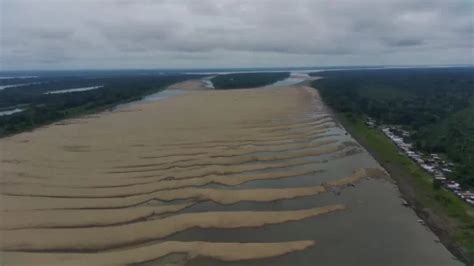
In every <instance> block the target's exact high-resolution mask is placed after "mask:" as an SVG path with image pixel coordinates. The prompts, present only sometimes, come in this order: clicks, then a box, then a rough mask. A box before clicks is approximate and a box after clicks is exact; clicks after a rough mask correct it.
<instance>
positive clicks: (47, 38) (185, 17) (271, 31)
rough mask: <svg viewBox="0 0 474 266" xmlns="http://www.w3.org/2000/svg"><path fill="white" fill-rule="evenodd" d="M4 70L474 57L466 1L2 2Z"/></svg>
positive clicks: (363, 62)
mask: <svg viewBox="0 0 474 266" xmlns="http://www.w3.org/2000/svg"><path fill="white" fill-rule="evenodd" d="M0 5H1V6H0V9H1V12H2V14H1V25H0V26H1V40H0V42H1V53H0V67H1V68H2V69H31V68H40V69H48V68H50V69H54V68H128V67H130V68H137V67H138V68H141V67H143V68H148V67H156V68H166V67H172V68H175V67H197V68H199V67H239V66H288V65H295V66H296V65H298V66H300V65H315V66H316V65H340V64H344V65H351V64H355V65H368V64H448V63H468V64H472V63H474V62H473V60H474V59H473V50H472V49H473V39H474V29H473V28H474V26H473V19H472V18H473V16H474V11H473V4H472V2H470V1H466V0H449V1H446V0H431V1H426V0H387V1H376V0H358V1H353V0H338V1H332V0H319V1H311V0H291V1H290V0H226V1H221V0H199V1H195V0H180V1H176V0H46V1H41V0H0Z"/></svg>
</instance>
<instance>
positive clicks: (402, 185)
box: [336, 113, 474, 265]
mask: <svg viewBox="0 0 474 266" xmlns="http://www.w3.org/2000/svg"><path fill="white" fill-rule="evenodd" d="M336 116H337V117H338V120H339V121H340V122H341V123H342V125H343V126H344V127H345V128H346V130H347V131H348V132H349V133H350V134H351V135H352V137H354V138H355V139H356V140H357V141H358V142H359V143H360V144H361V145H362V146H364V148H365V149H366V150H367V151H368V152H369V153H370V154H371V155H372V156H373V157H374V158H375V159H376V160H377V161H378V162H379V163H380V164H381V165H382V166H383V167H384V168H385V169H386V170H387V171H388V172H389V173H390V175H391V177H392V178H393V179H394V180H395V181H396V183H397V186H398V188H399V190H400V192H401V194H402V195H403V198H404V199H405V200H406V202H407V203H408V205H409V206H410V207H411V208H413V210H414V211H415V212H416V213H417V215H418V216H419V217H420V218H421V219H423V221H424V222H425V223H426V224H427V225H428V226H429V228H430V229H431V230H432V231H433V232H435V233H436V235H438V237H439V238H440V240H441V242H442V243H443V244H444V245H445V246H446V247H447V248H448V249H449V250H450V251H451V252H452V253H453V254H454V255H455V256H456V257H457V258H458V259H460V260H462V261H463V262H465V263H467V264H468V265H472V264H473V261H474V232H473V229H472V228H473V227H474V210H473V208H472V207H470V206H469V205H468V204H466V203H465V202H463V201H461V200H460V199H458V198H457V197H455V196H454V195H452V194H451V193H450V192H449V191H446V190H444V189H435V188H434V187H433V185H432V178H431V177H430V176H429V174H428V173H426V172H425V171H424V170H423V169H421V168H420V167H419V166H418V165H416V164H415V163H414V162H413V161H411V160H410V159H409V158H408V157H406V156H405V155H403V154H401V153H400V151H399V150H398V148H397V147H396V146H395V145H394V144H393V143H392V142H391V141H390V140H389V139H388V138H387V137H386V136H385V135H383V133H382V132H381V131H379V130H378V129H372V128H369V127H367V126H366V125H365V124H364V122H363V120H362V119H360V118H354V117H349V116H348V115H347V114H342V113H337V114H336Z"/></svg>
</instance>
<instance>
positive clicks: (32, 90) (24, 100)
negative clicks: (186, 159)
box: [0, 75, 194, 136]
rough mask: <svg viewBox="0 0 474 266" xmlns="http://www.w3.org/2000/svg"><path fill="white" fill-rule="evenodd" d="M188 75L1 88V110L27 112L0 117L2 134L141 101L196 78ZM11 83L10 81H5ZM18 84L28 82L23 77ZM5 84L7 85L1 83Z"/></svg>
mask: <svg viewBox="0 0 474 266" xmlns="http://www.w3.org/2000/svg"><path fill="white" fill-rule="evenodd" d="M193 77H194V76H188V75H162V76H155V75H153V76H152V75H150V76H143V75H125V76H122V75H108V76H102V77H97V76H88V75H87V76H80V77H75V76H73V77H62V76H60V77H50V76H48V77H47V78H44V79H41V78H35V82H36V83H34V84H31V85H28V86H21V87H13V88H6V89H4V90H1V91H0V110H9V109H14V108H22V109H25V111H23V112H20V113H16V114H13V115H7V116H0V136H6V135H10V134H15V133H18V132H22V131H25V130H31V129H33V128H35V127H38V126H42V125H45V124H48V123H51V122H55V121H58V120H61V119H64V118H69V117H73V116H77V115H82V114H88V113H93V112H96V111H100V110H104V109H107V108H110V107H113V106H115V105H117V104H120V103H125V102H130V101H134V100H139V99H141V98H142V97H143V96H145V95H148V94H151V93H154V92H157V91H159V90H162V89H164V88H165V87H166V86H168V85H171V84H173V83H176V82H179V81H183V80H185V79H190V78H193ZM2 82H11V80H7V81H2ZM17 82H18V83H26V82H25V81H23V80H20V81H17ZM0 85H5V84H0ZM97 85H100V86H103V87H102V88H100V89H96V90H90V91H83V92H74V93H60V94H45V92H48V91H54V90H64V89H70V88H80V87H89V86H97Z"/></svg>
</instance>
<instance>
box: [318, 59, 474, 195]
mask: <svg viewBox="0 0 474 266" xmlns="http://www.w3.org/2000/svg"><path fill="white" fill-rule="evenodd" d="M314 75H315V76H323V77H324V78H323V79H320V80H317V81H315V82H314V83H313V86H314V87H316V88H318V89H319V91H320V93H321V95H322V97H323V98H324V99H325V101H326V102H327V103H328V104H329V105H331V106H332V107H333V108H334V109H336V110H337V111H338V112H342V113H348V114H351V115H354V116H360V115H367V116H369V117H372V118H375V119H376V120H377V121H378V122H379V123H383V124H392V125H400V126H402V127H403V128H404V129H406V130H408V131H410V132H411V141H412V142H413V143H414V144H415V146H416V147H417V148H418V149H419V150H421V151H424V152H426V153H433V152H434V153H441V154H444V155H445V156H446V157H447V158H449V159H450V160H451V161H453V162H455V164H456V167H455V172H454V173H453V174H452V175H451V176H450V177H451V178H453V179H456V180H458V181H459V182H460V183H461V184H462V185H463V186H464V187H474V137H473V136H474V123H473V122H474V68H469V67H466V68H438V69H391V70H389V69H385V70H353V71H330V72H323V73H315V74H314Z"/></svg>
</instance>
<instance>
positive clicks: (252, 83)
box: [211, 72, 290, 90]
mask: <svg viewBox="0 0 474 266" xmlns="http://www.w3.org/2000/svg"><path fill="white" fill-rule="evenodd" d="M289 76H290V73H289V72H278V73H273V72H271V73H235V74H227V75H219V76H216V77H214V78H212V79H211V81H212V83H213V84H214V87H215V88H216V89H223V90H227V89H241V88H255V87H261V86H265V85H270V84H272V83H275V82H277V81H280V80H283V79H286V78H288V77H289Z"/></svg>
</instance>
